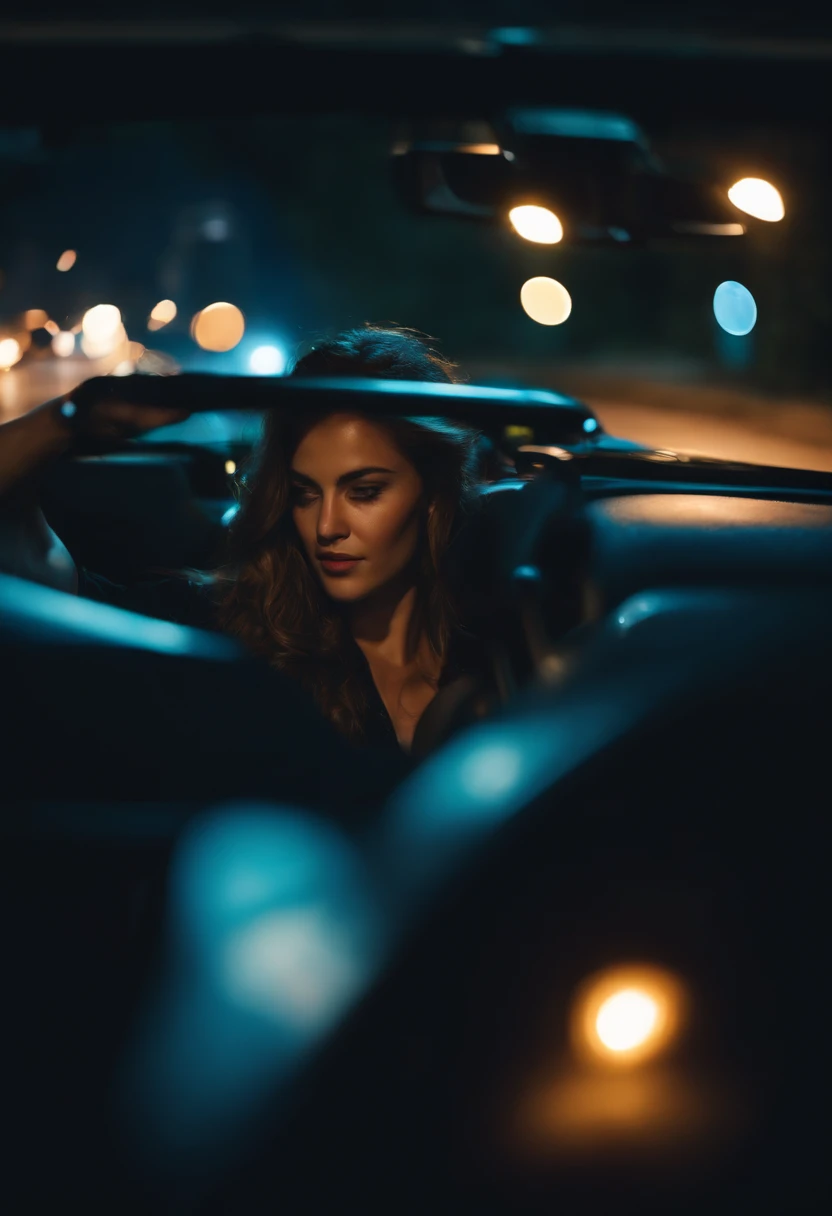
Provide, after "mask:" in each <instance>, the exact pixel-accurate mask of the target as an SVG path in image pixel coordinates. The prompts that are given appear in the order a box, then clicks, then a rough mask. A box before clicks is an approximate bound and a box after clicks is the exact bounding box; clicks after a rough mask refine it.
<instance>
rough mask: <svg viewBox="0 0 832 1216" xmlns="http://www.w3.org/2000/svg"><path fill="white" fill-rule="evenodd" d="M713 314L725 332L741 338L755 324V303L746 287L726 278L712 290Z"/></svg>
mask: <svg viewBox="0 0 832 1216" xmlns="http://www.w3.org/2000/svg"><path fill="white" fill-rule="evenodd" d="M714 316H715V317H716V319H717V322H718V323H719V325H721V326H722V328H723V329H724V330H725V332H726V333H727V334H733V335H734V336H735V337H737V338H742V337H744V336H745V335H746V334H750V333H751V331H752V329H753V328H754V326H755V325H756V324H757V304H756V302H755V300H754V297H753V296H752V294H751V292H750V291H749V290H748V288H747V287H743V285H742V283H736V282H734V281H733V280H732V279H728V280H727V281H726V282H725V283H720V285H719V287H717V289H716V291H715V292H714Z"/></svg>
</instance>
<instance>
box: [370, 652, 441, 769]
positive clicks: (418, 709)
mask: <svg viewBox="0 0 832 1216" xmlns="http://www.w3.org/2000/svg"><path fill="white" fill-rule="evenodd" d="M371 674H372V677H373V683H374V684H375V686H376V690H377V692H378V695H379V697H380V698H381V700H382V703H383V705H384V708H385V709H386V711H387V714H388V716H389V718H390V721H391V722H392V723H393V728H394V730H395V732H396V738H397V739H398V741H399V743H400V745H401V746H402V747H404V748H407V749H409V748H410V745H411V743H412V742H413V734H414V732H415V730H416V727H417V725H418V723H419V719H420V718H421V716H422V714H423V713H424V712H425V710H426V709H427V707H428V705H430V703H431V701H432V700H433V698H434V697H435V696H436V684H435V683H431V681H429V680H428V679H427V678H426V677H425V676H424V675H423V674H421V673H405V674H401V673H390V672H389V671H383V670H375V671H373V670H372V669H371Z"/></svg>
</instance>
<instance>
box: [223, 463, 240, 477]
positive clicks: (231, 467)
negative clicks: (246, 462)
mask: <svg viewBox="0 0 832 1216" xmlns="http://www.w3.org/2000/svg"><path fill="white" fill-rule="evenodd" d="M225 471H226V473H227V474H228V476H229V477H233V476H234V474H235V473H236V472H237V462H236V460H226V462H225Z"/></svg>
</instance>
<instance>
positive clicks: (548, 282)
mask: <svg viewBox="0 0 832 1216" xmlns="http://www.w3.org/2000/svg"><path fill="white" fill-rule="evenodd" d="M520 303H521V304H522V305H523V311H524V312H525V313H526V315H527V316H529V317H531V319H532V320H533V321H537V323H538V325H562V324H563V322H564V321H565V320H566V319H567V318H568V316H569V314H570V313H571V312H572V297H571V296H570V294H569V292H568V291H567V290H566V288H565V287H564V285H563V283H559V282H558V281H557V279H549V278H546V276H545V275H539V276H538V277H537V278H534V279H527V281H526V282H525V283H524V284H523V286H522V288H521V289H520Z"/></svg>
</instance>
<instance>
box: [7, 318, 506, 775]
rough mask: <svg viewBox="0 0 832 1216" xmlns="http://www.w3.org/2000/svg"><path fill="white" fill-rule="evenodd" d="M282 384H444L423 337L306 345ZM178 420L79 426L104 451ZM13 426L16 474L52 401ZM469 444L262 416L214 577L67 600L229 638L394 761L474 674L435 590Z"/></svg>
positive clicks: (442, 595)
mask: <svg viewBox="0 0 832 1216" xmlns="http://www.w3.org/2000/svg"><path fill="white" fill-rule="evenodd" d="M293 375H296V376H321V375H339V376H344V375H356V376H371V377H385V378H391V379H402V380H433V381H444V382H452V381H453V380H454V378H455V373H454V368H453V365H452V364H450V363H448V362H447V361H446V360H444V359H443V358H442V357H441V356H440V355H438V354H437V353H436V352H435V351H434V350H432V349H431V348H430V347H429V345H428V340H426V339H425V338H424V337H423V336H421V335H419V334H417V333H415V332H414V331H412V330H404V329H398V328H379V327H375V326H365V327H364V328H362V329H357V330H351V331H348V332H347V333H344V334H341V335H340V336H338V337H337V338H334V339H332V340H331V341H328V342H324V343H322V344H319V345H318V346H317V347H316V348H315V349H313V350H312V351H311V352H310V353H309V354H308V355H306V356H305V357H304V358H303V359H301V360H300V361H299V363H298V364H297V366H296V367H295V369H294V372H293ZM177 417H181V415H175V414H173V413H172V412H171V411H162V410H153V411H150V413H149V414H148V413H147V412H146V411H144V410H140V409H138V408H135V409H134V408H133V407H130V406H127V405H124V404H108V405H102V406H97V407H95V410H94V411H93V412H92V416H91V418H90V419H88V420H85V423H84V425H85V426H86V427H88V428H89V430H90V435H91V436H92V437H94V438H97V439H101V438H105V439H106V438H107V437H108V436H110V437H113V438H115V437H118V436H122V435H125V434H136V433H139V432H140V431H142V430H147V429H150V428H151V427H154V426H159V425H164V424H165V423H168V422H170V421H172V420H173V419H174V418H177ZM13 427H15V428H17V434H15V435H14V436H13V437H12V438H13V441H14V443H13V446H16V448H17V452H18V460H19V466H20V465H22V467H23V468H24V469H28V470H29V472H32V471H33V470H34V469H36V468H37V467H38V466H39V465H40V464H41V463H42V461H43V460H44V459H46V458H47V457H48V456H49V455H50V454H56V453H59V452H60V451H62V450H66V447H67V446H68V444H69V440H68V433H69V430H70V429H71V428H70V425H69V424H67V423H66V421H65V420H64V419H63V416H62V415H61V413H60V402H59V403H51V404H50V405H49V406H45V407H41V411H35V412H34V413H33V414H32V415H28V416H27V418H24V419H20V420H19V421H18V422H17V423H12V424H9V426H8V427H7V428H3V430H4V431H9V430H11V429H12V428H13ZM478 438H479V437H478V436H477V434H476V433H475V432H473V431H471V430H470V429H468V428H465V427H461V426H457V425H452V424H451V423H449V422H447V421H445V420H442V419H402V418H385V419H380V418H375V419H370V418H368V417H362V416H361V415H358V414H354V413H335V414H333V413H330V414H318V415H307V416H304V418H303V419H296V418H286V417H283V416H280V415H278V414H277V413H273V414H270V415H269V416H268V417H267V421H266V427H265V436H264V441H263V443H262V445H261V448H260V451H259V453H258V454H257V457H256V460H255V462H254V466H253V468H252V469H251V470H250V471H249V472H248V473H246V475H245V476H244V477H243V479H242V481H241V486H240V508H239V511H238V514H237V516H236V518H235V520H234V522H233V524H232V527H231V529H230V534H229V538H228V552H227V555H226V559H225V560H224V562H223V564H222V567H221V568H220V569H219V570H218V571H216V572H214V574H213V576H211V577H210V578H209V579H206V580H197V581H194V582H191V583H187V582H185V581H184V580H181V581H177V580H165V581H164V582H162V583H158V582H157V583H154V584H145V585H144V586H141V587H137V588H123V587H117V586H115V585H114V584H112V583H109V582H108V581H107V580H105V579H102V578H100V577H99V576H96V575H93V574H91V573H89V572H87V571H83V570H82V571H80V572H79V579H78V588H77V589H78V591H79V592H80V593H81V594H84V595H88V596H90V597H92V598H96V599H101V600H105V601H108V602H111V603H115V604H118V605H120V606H122V607H127V608H133V609H134V610H137V611H145V612H151V613H153V614H154V615H161V616H167V617H169V618H170V619H174V620H178V621H180V622H183V623H188V624H197V625H202V626H208V627H215V628H220V629H222V630H224V631H226V632H228V633H230V634H232V635H235V636H237V637H239V638H240V640H241V641H242V642H243V643H244V644H245V645H246V646H247V647H248V648H249V649H251V650H252V651H254V652H255V653H257V654H259V655H261V656H262V657H263V658H265V659H266V660H267V661H268V662H269V663H271V664H272V665H273V666H274V667H276V668H278V669H279V670H282V671H285V672H286V673H288V674H289V675H290V676H293V677H294V678H296V679H297V680H298V681H299V682H300V683H301V684H302V685H304V687H306V688H307V689H308V691H309V692H310V693H311V694H312V696H313V697H314V699H315V701H316V702H317V704H318V705H319V707H320V709H321V711H322V712H323V713H324V715H325V716H326V717H327V718H328V719H329V720H330V721H331V722H332V723H333V724H334V725H335V726H336V727H337V729H338V730H339V731H340V732H341V733H343V734H344V735H346V736H347V737H349V738H350V739H352V740H354V741H355V742H366V743H389V744H391V745H393V746H396V745H398V746H399V747H401V748H402V749H404V750H405V751H408V750H409V749H410V747H411V744H412V741H413V735H414V732H415V729H416V725H417V723H418V722H419V719H420V718H421V716H422V714H423V712H424V710H425V708H426V707H427V705H428V704H429V703H430V702H431V701H432V700H433V698H434V696H435V695H436V692H437V689H438V688H439V687H440V686H441V685H443V684H445V683H447V682H449V681H450V680H451V679H453V678H454V677H455V676H456V675H459V674H462V673H463V672H466V671H470V669H471V668H475V669H477V670H482V669H483V666H484V664H483V658H482V655H481V653H480V650H479V647H478V645H477V643H476V640H475V639H473V638H472V637H470V635H466V634H465V632H464V630H462V628H461V627H460V623H459V621H458V620H457V617H456V613H455V610H454V605H453V603H452V600H451V597H450V594H449V593H448V590H447V588H446V586H445V583H444V580H443V576H442V561H443V557H444V554H445V551H446V549H447V546H448V544H449V541H450V539H451V537H452V535H453V533H454V532H455V529H456V528H457V526H458V525H459V523H460V522H461V520H462V519H463V518H464V516H465V514H466V512H467V510H468V509H469V507H470V506H471V504H472V502H473V500H474V498H475V496H476V475H477V471H478ZM1 475H2V468H0V476H1ZM0 488H2V481H0Z"/></svg>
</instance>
